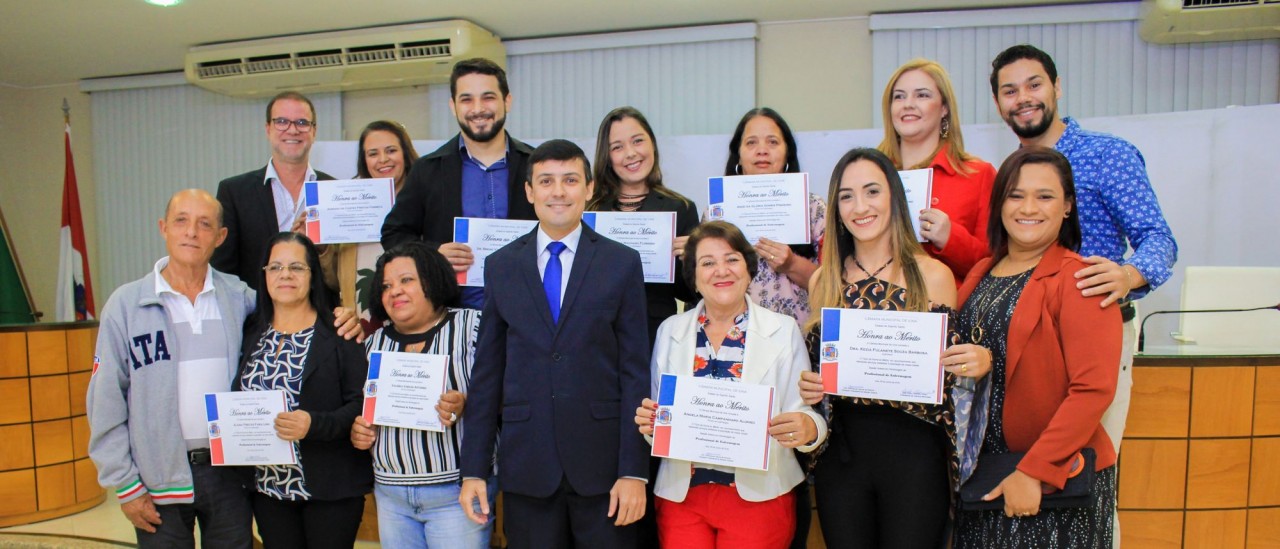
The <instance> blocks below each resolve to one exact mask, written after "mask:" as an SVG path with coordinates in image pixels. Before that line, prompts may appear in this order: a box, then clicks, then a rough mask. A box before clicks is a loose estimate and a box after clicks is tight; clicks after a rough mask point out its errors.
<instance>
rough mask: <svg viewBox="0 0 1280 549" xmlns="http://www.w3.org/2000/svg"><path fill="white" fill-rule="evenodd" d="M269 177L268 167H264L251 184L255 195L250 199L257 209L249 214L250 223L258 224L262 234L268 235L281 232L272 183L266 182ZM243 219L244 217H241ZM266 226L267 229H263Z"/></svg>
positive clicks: (250, 203)
mask: <svg viewBox="0 0 1280 549" xmlns="http://www.w3.org/2000/svg"><path fill="white" fill-rule="evenodd" d="M266 179H267V169H266V168H263V169H262V175H261V176H260V177H258V178H257V179H256V180H254V182H253V183H254V184H253V185H250V186H249V188H250V189H251V193H250V194H252V195H253V196H252V197H251V198H250V199H249V205H250V206H251V207H252V208H253V209H254V210H256V211H254V212H253V215H250V216H248V217H249V219H251V220H252V221H250V223H254V224H256V225H258V227H259V228H260V234H265V235H267V236H268V237H270V236H271V235H274V234H276V233H278V232H280V219H278V218H277V217H276V197H275V194H273V193H272V192H271V184H270V183H264V182H265V181H266ZM241 219H242V220H243V219H244V218H243V217H241ZM262 228H265V229H262Z"/></svg>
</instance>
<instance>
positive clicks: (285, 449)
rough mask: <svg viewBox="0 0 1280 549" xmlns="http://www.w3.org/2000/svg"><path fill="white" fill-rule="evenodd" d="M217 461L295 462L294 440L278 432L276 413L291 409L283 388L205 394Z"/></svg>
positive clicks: (214, 462)
mask: <svg viewBox="0 0 1280 549" xmlns="http://www.w3.org/2000/svg"><path fill="white" fill-rule="evenodd" d="M204 411H205V414H206V415H207V416H208V417H209V453H210V454H211V457H212V463H213V464H214V465H292V464H294V463H297V461H296V458H295V456H294V453H293V443H292V442H290V441H287V440H284V439H281V438H280V437H279V436H276V415H277V414H280V413H282V412H287V411H289V410H288V409H287V405H286V404H285V396H284V391H235V392H229V393H208V394H206V395H204Z"/></svg>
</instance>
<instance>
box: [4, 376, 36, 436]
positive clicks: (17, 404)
mask: <svg viewBox="0 0 1280 549" xmlns="http://www.w3.org/2000/svg"><path fill="white" fill-rule="evenodd" d="M13 423H31V382H30V381H29V380H27V379H25V378H19V379H0V425H6V424H13Z"/></svg>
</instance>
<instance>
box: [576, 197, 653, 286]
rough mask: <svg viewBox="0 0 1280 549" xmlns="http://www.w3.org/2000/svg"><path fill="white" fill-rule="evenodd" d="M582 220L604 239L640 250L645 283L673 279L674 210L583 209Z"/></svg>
mask: <svg viewBox="0 0 1280 549" xmlns="http://www.w3.org/2000/svg"><path fill="white" fill-rule="evenodd" d="M582 222H583V223H586V224H587V226H589V227H591V228H592V229H595V231H596V232H598V233H600V234H602V235H604V236H605V237H606V238H608V239H610V240H613V241H616V242H618V243H620V244H623V245H625V246H627V247H629V248H631V249H633V250H635V251H637V252H640V263H641V264H642V265H643V266H644V281H645V282H665V283H668V284H669V283H672V282H675V271H676V257H675V255H673V254H672V253H671V243H672V242H673V241H674V240H675V238H676V214H675V212H586V213H584V214H582Z"/></svg>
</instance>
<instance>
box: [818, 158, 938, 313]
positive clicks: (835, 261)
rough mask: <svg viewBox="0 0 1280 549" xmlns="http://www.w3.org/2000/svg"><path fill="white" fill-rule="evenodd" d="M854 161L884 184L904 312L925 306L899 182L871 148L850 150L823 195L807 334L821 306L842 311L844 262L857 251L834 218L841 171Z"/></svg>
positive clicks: (917, 248) (917, 249)
mask: <svg viewBox="0 0 1280 549" xmlns="http://www.w3.org/2000/svg"><path fill="white" fill-rule="evenodd" d="M859 160H866V161H868V162H871V163H873V164H875V165H876V167H877V168H879V169H880V171H882V172H884V176H885V180H886V181H888V182H889V246H890V248H891V250H892V252H891V253H892V257H893V263H894V264H896V265H897V266H898V268H900V269H902V277H903V278H904V279H906V288H905V289H906V291H907V310H909V311H925V310H927V309H928V307H929V291H928V288H927V287H926V286H925V284H924V275H923V274H922V273H921V272H920V264H919V263H918V262H917V261H916V256H917V255H920V254H923V253H924V249H923V248H921V247H920V242H919V241H917V240H916V234H915V230H914V229H912V228H911V212H910V209H909V208H908V207H907V193H906V190H904V189H903V187H902V178H900V177H898V171H897V170H896V169H894V167H893V164H892V163H890V161H889V158H888V157H887V156H885V154H884V153H882V152H880V151H878V150H876V149H853V150H851V151H849V152H847V153H845V155H844V156H843V157H841V158H840V161H839V162H836V167H835V169H834V170H832V171H831V186H830V189H828V191H827V229H826V233H825V234H826V235H827V236H826V237H825V238H826V240H825V241H824V242H823V244H822V267H821V268H820V270H819V271H818V276H817V278H816V279H815V280H814V281H813V283H812V284H810V285H809V306H810V308H811V309H812V310H813V311H814V314H813V315H811V316H809V320H808V322H806V323H805V330H806V331H807V330H812V329H813V328H814V327H816V326H817V325H818V323H819V322H820V321H821V320H822V315H821V314H819V313H818V311H821V310H822V308H823V307H836V308H839V307H844V306H845V302H844V261H845V258H848V257H853V256H854V253H855V252H856V251H857V250H856V249H857V241H855V240H854V238H853V235H852V234H850V233H849V229H848V228H846V227H845V226H844V220H843V219H841V217H840V204H839V202H838V201H837V199H838V198H839V196H840V180H841V179H844V172H845V170H846V169H848V167H849V166H850V165H851V164H853V163H854V162H857V161H859Z"/></svg>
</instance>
